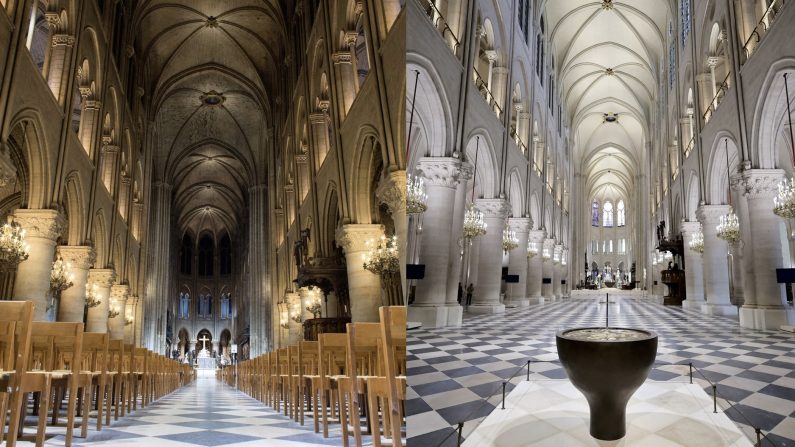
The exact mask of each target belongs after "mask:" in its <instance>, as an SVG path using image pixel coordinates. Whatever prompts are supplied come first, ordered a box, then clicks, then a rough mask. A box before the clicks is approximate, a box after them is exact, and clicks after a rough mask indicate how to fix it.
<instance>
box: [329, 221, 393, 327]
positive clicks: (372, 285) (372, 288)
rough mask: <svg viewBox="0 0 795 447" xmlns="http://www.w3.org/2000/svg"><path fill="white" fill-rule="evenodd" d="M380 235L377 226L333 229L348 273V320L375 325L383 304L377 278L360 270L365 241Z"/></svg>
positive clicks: (361, 225)
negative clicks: (349, 313) (349, 309)
mask: <svg viewBox="0 0 795 447" xmlns="http://www.w3.org/2000/svg"><path fill="white" fill-rule="evenodd" d="M383 234H384V226H383V225H379V224H348V225H343V226H342V228H339V229H337V244H339V245H340V246H342V248H343V249H345V264H346V266H347V270H348V292H349V296H350V299H351V321H353V322H354V323H359V322H378V321H379V316H378V308H379V307H380V306H382V305H383V299H382V298H381V294H382V287H381V278H380V277H379V276H378V275H376V274H374V273H371V272H369V271H367V270H365V269H364V262H363V261H362V257H363V256H364V254H365V253H367V245H366V243H367V241H368V240H373V241H376V240H378V239H379V238H380V237H381V236H382V235H383Z"/></svg>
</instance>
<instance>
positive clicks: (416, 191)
mask: <svg viewBox="0 0 795 447" xmlns="http://www.w3.org/2000/svg"><path fill="white" fill-rule="evenodd" d="M406 188H407V194H406V214H422V213H424V212H425V210H427V209H428V205H427V203H426V202H427V201H428V194H426V193H425V182H424V181H423V179H422V177H420V176H418V175H416V176H414V177H412V176H411V175H410V174H409V176H408V179H406Z"/></svg>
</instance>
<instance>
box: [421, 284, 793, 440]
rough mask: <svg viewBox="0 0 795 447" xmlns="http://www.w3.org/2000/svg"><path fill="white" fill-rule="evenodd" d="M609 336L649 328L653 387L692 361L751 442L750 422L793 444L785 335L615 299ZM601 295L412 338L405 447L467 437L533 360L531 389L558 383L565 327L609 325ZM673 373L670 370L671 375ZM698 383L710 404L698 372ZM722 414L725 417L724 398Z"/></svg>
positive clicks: (469, 320) (678, 376) (474, 318)
mask: <svg viewBox="0 0 795 447" xmlns="http://www.w3.org/2000/svg"><path fill="white" fill-rule="evenodd" d="M614 300H615V301H616V303H615V304H612V303H611V304H610V326H611V327H643V328H647V329H649V330H652V331H655V332H657V334H658V335H659V348H658V356H657V360H656V364H655V367H654V369H653V370H652V371H651V374H650V375H649V380H650V381H677V380H678V381H682V380H687V378H686V377H685V376H686V375H687V373H688V367H687V366H672V365H670V364H676V365H687V364H688V363H690V362H692V363H693V365H694V366H695V367H696V368H698V370H699V371H700V373H703V374H704V376H706V377H707V378H709V380H711V381H712V382H714V383H716V384H717V391H718V393H719V396H723V397H726V398H728V399H730V400H731V401H733V403H734V405H735V406H736V408H737V409H739V411H740V412H741V413H742V414H738V413H737V412H736V411H733V410H729V411H726V414H727V415H728V416H729V418H731V419H732V420H733V421H734V422H735V423H738V425H740V427H741V428H742V429H743V432H744V433H745V434H746V436H747V437H749V438H752V437H753V433H754V432H753V430H751V429H750V428H749V427H744V426H742V425H741V423H742V422H743V419H744V417H747V418H748V419H750V421H751V422H752V423H753V424H754V425H755V426H759V427H760V428H761V429H762V431H763V433H765V435H766V436H767V438H768V439H769V440H770V441H772V442H771V443H765V444H763V445H776V446H791V445H795V336H794V335H793V334H788V333H786V332H781V331H760V330H753V329H745V328H742V327H739V326H738V325H737V321H736V320H735V319H731V318H726V317H718V316H705V315H703V314H701V313H699V312H696V311H691V310H688V309H683V308H677V307H671V306H663V305H660V304H657V303H654V302H652V301H651V300H649V299H647V298H639V299H624V298H618V299H616V298H613V297H611V298H610V301H611V302H612V301H614ZM604 315H605V304H604V295H601V296H598V295H593V296H589V297H588V298H571V299H567V300H563V301H557V302H553V303H548V304H542V305H536V306H530V307H529V308H517V309H514V310H507V311H506V313H505V314H501V315H471V314H467V313H465V314H464V325H463V326H462V327H458V328H437V329H421V330H415V331H409V332H408V350H409V356H408V359H407V368H408V377H409V382H408V386H409V388H408V390H407V392H408V396H407V401H406V413H407V422H408V427H409V433H408V436H409V438H408V443H409V445H422V446H437V445H443V446H454V445H456V434H455V433H454V431H455V429H456V428H457V424H458V423H459V422H465V424H464V430H463V434H464V437H466V436H467V435H468V434H469V433H471V432H472V430H474V429H475V428H476V427H477V426H478V424H479V423H480V422H481V421H482V420H483V419H484V418H485V417H486V416H487V415H489V414H490V413H491V412H492V411H493V410H494V409H495V408H498V407H499V405H500V399H501V393H500V388H501V384H502V381H503V380H505V379H508V378H509V377H511V376H512V375H514V374H516V372H517V370H519V372H518V374H516V377H515V378H514V379H513V380H512V381H510V382H509V383H508V385H507V392H510V391H511V390H512V389H513V388H514V386H515V385H516V384H518V383H519V381H520V380H525V378H526V377H525V372H524V371H523V368H524V365H526V364H527V361H528V360H532V364H531V374H530V381H531V382H533V381H538V380H549V379H560V380H563V381H566V380H567V379H566V373H565V371H564V370H563V368H562V367H561V365H560V363H559V361H558V354H557V350H556V347H555V333H556V332H557V331H559V330H561V329H564V328H570V327H588V326H595V325H596V326H600V325H604V318H605V317H604ZM666 364H669V365H670V366H666ZM694 378H695V380H696V383H698V384H700V385H702V386H703V387H704V388H705V392H706V393H708V394H709V395H711V388H710V386H709V384H708V383H707V382H706V381H704V380H703V379H702V377H701V376H700V375H699V373H698V372H695V373H694ZM718 403H719V409H718V411H722V410H721V408H727V407H728V405H727V404H726V401H725V400H724V399H719V400H718Z"/></svg>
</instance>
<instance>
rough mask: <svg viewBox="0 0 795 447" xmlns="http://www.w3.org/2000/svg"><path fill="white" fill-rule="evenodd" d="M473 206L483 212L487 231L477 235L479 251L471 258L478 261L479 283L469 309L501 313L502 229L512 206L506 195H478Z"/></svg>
mask: <svg viewBox="0 0 795 447" xmlns="http://www.w3.org/2000/svg"><path fill="white" fill-rule="evenodd" d="M475 206H476V207H477V208H478V209H479V210H480V211H482V212H483V215H484V217H485V221H486V225H487V232H486V234H485V235H483V236H481V237H480V238H478V239H480V241H479V242H480V255H479V256H478V258H477V259H474V258H473V259H472V262H477V263H478V283H477V287H476V288H475V294H474V296H473V297H472V305H471V306H469V312H470V313H475V314H478V313H479V314H483V313H502V312H505V305H504V304H501V303H500V286H501V285H502V230H503V229H505V218H506V217H507V216H508V213H510V212H511V207H510V204H509V203H508V201H507V200H505V199H477V200H475Z"/></svg>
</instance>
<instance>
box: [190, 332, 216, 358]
mask: <svg viewBox="0 0 795 447" xmlns="http://www.w3.org/2000/svg"><path fill="white" fill-rule="evenodd" d="M205 337H206V338H207V341H206V344H205V345H204V346H205V348H206V349H207V352H209V353H212V352H213V334H211V333H210V331H209V330H207V329H202V330H200V331H199V333H198V334H196V340H195V342H196V344H195V345H194V349H195V350H196V352H201V350H202V339H204V338H205Z"/></svg>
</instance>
